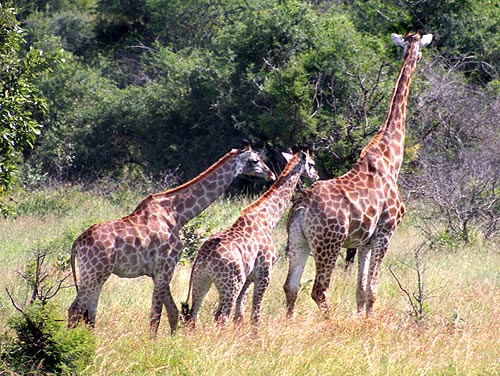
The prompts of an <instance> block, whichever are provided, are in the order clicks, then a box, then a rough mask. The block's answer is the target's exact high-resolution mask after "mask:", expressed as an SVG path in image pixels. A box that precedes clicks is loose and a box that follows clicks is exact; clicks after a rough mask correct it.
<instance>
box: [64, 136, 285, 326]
mask: <svg viewBox="0 0 500 376" xmlns="http://www.w3.org/2000/svg"><path fill="white" fill-rule="evenodd" d="M240 173H244V174H249V175H255V176H260V177H264V178H266V179H268V180H275V179H276V177H275V175H274V173H273V172H272V171H271V170H270V169H269V168H268V167H267V166H266V165H265V164H264V162H263V161H262V159H261V158H260V156H259V155H258V154H257V153H256V152H254V151H253V150H252V148H251V147H250V146H249V145H245V147H244V148H243V149H242V150H236V149H233V150H231V151H230V152H229V153H227V154H226V155H225V156H223V157H222V158H221V159H219V161H217V162H216V163H215V164H213V165H212V166H211V167H209V168H208V169H207V170H206V171H204V172H202V173H201V174H200V175H198V176H197V177H195V178H194V179H192V180H190V181H189V182H187V183H185V184H183V185H180V186H179V187H177V188H173V189H170V190H168V191H165V192H163V193H157V194H152V195H149V196H148V197H146V198H145V199H144V200H142V202H141V203H140V204H139V205H138V206H137V208H136V209H135V210H134V211H133V212H132V213H131V214H129V215H127V216H125V217H123V218H120V219H117V220H114V221H110V222H103V223H99V224H96V225H93V226H92V227H90V228H89V229H87V230H86V231H84V232H83V233H82V234H81V235H80V236H79V237H78V238H77V239H76V240H75V242H74V243H73V247H72V249H71V268H72V271H73V278H74V281H75V286H76V290H77V296H76V298H75V300H74V301H73V303H72V304H71V306H70V307H69V310H68V325H69V326H70V327H72V326H74V325H75V324H76V323H77V322H78V321H80V320H82V319H83V320H84V321H85V322H86V323H87V324H88V325H90V326H93V325H94V323H95V316H96V308H97V303H98V300H99V294H100V292H101V288H102V286H103V284H104V282H106V280H107V279H108V278H109V277H110V275H111V274H112V273H114V274H116V275H118V276H119V277H125V278H135V277H139V276H143V275H147V276H149V277H151V278H152V279H153V283H154V289H153V298H152V306H151V315H150V330H151V332H152V334H156V332H157V331H158V326H159V323H160V317H161V311H162V306H163V305H165V308H166V310H167V315H168V320H169V324H170V328H171V330H172V331H174V330H175V328H176V325H177V320H178V310H177V307H176V305H175V303H174V300H173V298H172V294H171V292H170V280H171V279H172V275H173V273H174V268H175V265H176V264H177V261H178V260H179V256H180V253H181V251H182V243H181V240H180V239H179V231H180V229H181V228H182V226H184V224H186V223H187V222H188V221H189V220H191V219H192V218H194V217H195V216H197V215H198V214H200V213H201V212H202V211H203V210H204V209H205V208H206V207H207V206H208V205H210V204H211V203H212V202H214V201H215V200H216V199H217V198H218V197H219V196H220V195H221V194H222V193H223V192H224V191H225V190H226V188H227V187H228V186H229V185H230V184H231V182H232V181H233V180H234V179H235V178H236V176H237V175H239V174H240ZM75 258H77V260H78V266H79V269H80V286H79V287H78V284H77V281H76V271H75Z"/></svg>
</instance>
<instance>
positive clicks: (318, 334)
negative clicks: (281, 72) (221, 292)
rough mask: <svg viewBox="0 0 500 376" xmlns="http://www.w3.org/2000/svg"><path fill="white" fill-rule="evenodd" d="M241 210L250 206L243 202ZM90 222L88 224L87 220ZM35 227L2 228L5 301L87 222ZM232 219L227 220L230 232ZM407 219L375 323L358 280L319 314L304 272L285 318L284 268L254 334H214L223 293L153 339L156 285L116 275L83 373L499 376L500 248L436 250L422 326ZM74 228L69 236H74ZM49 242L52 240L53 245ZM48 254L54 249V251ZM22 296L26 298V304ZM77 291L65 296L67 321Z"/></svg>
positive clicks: (182, 277)
mask: <svg viewBox="0 0 500 376" xmlns="http://www.w3.org/2000/svg"><path fill="white" fill-rule="evenodd" d="M217 205H219V204H216V206H213V207H211V208H210V209H209V210H210V212H209V214H210V215H211V216H213V215H216V213H217V211H218V210H220V211H226V210H228V209H227V208H226V207H227V205H228V203H227V202H226V201H224V202H222V203H221V204H220V206H217ZM240 206H241V204H240ZM82 215H83V214H82ZM82 215H80V217H77V218H75V217H74V216H71V215H69V216H68V217H64V218H54V219H50V220H48V219H43V220H40V219H37V218H34V217H27V216H26V217H20V218H18V219H16V220H10V221H7V220H1V221H0V247H1V248H2V249H1V253H0V272H1V276H2V279H1V282H0V284H1V285H2V286H1V291H4V286H9V287H10V288H12V289H16V286H17V285H16V284H18V282H19V278H18V276H17V275H16V273H15V272H14V271H15V269H16V268H22V265H23V263H24V262H25V260H26V257H25V255H24V254H23V253H24V252H25V251H26V250H29V249H33V248H34V247H36V246H37V244H38V243H39V242H44V241H46V240H44V239H45V237H47V236H53V237H55V238H57V237H60V236H63V234H64V233H65V232H67V231H66V230H67V228H68V227H71V226H77V225H75V223H77V222H78V221H80V222H85V221H86V219H85V218H83V217H82ZM234 219H235V216H234V214H233V215H232V216H231V215H227V214H226V215H225V219H224V221H225V222H227V223H231V222H232V221H233V220H234ZM410 221H411V220H408V221H406V222H405V223H404V225H403V226H402V227H401V228H400V229H399V230H398V232H397V234H396V235H395V238H394V240H393V242H392V244H391V248H390V251H389V253H388V255H387V257H386V259H385V260H384V268H383V270H382V273H381V281H380V283H381V287H380V295H379V300H378V301H377V303H376V308H375V314H374V317H372V318H370V319H365V318H362V317H358V316H357V315H355V314H354V312H355V297H354V291H355V274H354V273H346V272H344V271H343V270H342V268H341V266H342V265H341V264H342V261H341V260H339V268H338V269H337V270H336V271H335V273H334V276H333V280H332V287H331V290H330V300H331V302H332V310H331V312H330V314H329V315H327V316H324V315H322V314H320V313H319V311H318V309H317V308H316V306H315V304H314V303H313V301H312V299H311V298H310V296H309V294H310V289H311V284H310V283H308V282H307V281H308V280H310V279H312V278H314V265H313V263H312V260H310V262H309V264H308V266H307V268H306V272H305V273H304V277H303V282H304V287H303V291H301V293H300V296H299V299H298V302H297V313H296V316H295V317H294V318H293V319H291V320H287V319H285V318H284V315H285V307H284V294H283V291H282V284H283V281H284V279H285V276H286V272H287V270H286V269H287V266H286V263H285V262H284V261H283V260H280V262H278V264H277V266H276V268H275V270H274V271H273V276H272V281H271V285H270V287H269V289H268V291H267V293H266V296H265V300H264V312H263V321H262V323H261V325H260V327H259V328H258V330H255V329H254V328H252V327H250V326H249V325H248V324H243V325H242V326H241V327H239V328H235V327H233V326H232V325H231V326H230V327H229V328H227V329H226V330H223V331H218V330H217V329H216V328H215V327H214V326H213V325H212V315H213V312H214V310H215V307H216V304H217V295H216V293H215V291H213V290H212V291H211V292H210V293H209V295H208V296H207V298H206V299H205V302H204V306H203V309H202V311H201V313H200V323H199V325H198V326H197V328H196V329H195V330H194V331H193V332H189V331H187V329H186V328H184V327H182V326H181V327H180V328H179V330H178V332H177V334H176V335H174V336H170V335H169V330H168V324H167V320H166V317H164V319H163V321H162V323H161V326H160V333H159V336H158V338H157V339H156V340H155V341H152V340H151V339H150V338H149V335H148V330H147V327H148V315H149V309H150V299H151V291H152V283H151V281H150V280H149V279H148V278H137V279H133V280H127V279H120V278H117V277H112V278H110V280H109V281H108V282H107V283H106V284H105V286H104V290H103V292H102V295H101V299H100V302H99V309H98V315H97V319H98V322H97V327H96V330H95V335H96V337H97V339H98V349H97V351H96V354H95V358H94V362H93V364H92V365H90V366H89V367H88V368H87V369H86V370H85V371H84V372H83V374H84V375H237V374H241V375H276V376H278V375H498V374H500V249H499V248H498V246H494V245H492V244H476V245H475V246H471V247H468V248H463V249H460V250H454V251H448V252H444V251H436V252H434V253H430V252H426V253H424V254H423V256H422V260H423V262H424V266H425V272H424V279H425V282H426V286H425V288H426V291H427V292H430V293H431V296H430V297H429V299H428V300H427V306H428V314H427V316H426V318H425V319H424V321H423V322H422V323H416V322H415V321H414V320H413V318H412V317H411V316H410V315H409V314H408V312H409V307H408V304H407V302H406V300H405V297H404V296H403V294H402V293H401V291H400V290H399V288H398V286H397V284H396V282H395V280H394V279H393V278H392V277H391V276H390V274H389V272H388V270H387V267H388V266H389V265H393V267H394V270H395V271H396V272H397V273H398V275H399V276H400V278H401V281H402V283H404V284H405V286H407V287H408V289H409V290H410V291H413V290H414V289H415V286H416V285H415V283H416V275H415V272H414V270H413V269H412V267H411V266H412V260H413V250H414V249H415V247H416V246H417V245H418V244H419V242H420V240H421V239H419V236H418V231H417V230H416V229H415V228H413V227H411V226H410V225H409V222H410ZM65 229H66V230H65ZM48 234H50V235H48ZM285 239H286V234H285V231H284V227H283V224H280V226H279V227H278V228H277V229H276V231H275V241H276V243H277V247H278V249H279V250H280V251H282V250H283V249H284V242H285ZM49 244H50V242H49ZM188 279H189V266H179V268H178V270H177V273H176V275H175V277H174V281H173V285H172V289H173V294H174V297H175V299H176V301H177V302H180V301H182V300H185V298H186V293H187V282H188ZM20 290H21V289H20V288H19V287H17V293H18V294H22V291H20ZM0 294H1V295H0V312H1V313H2V314H1V315H0V330H1V331H4V330H5V328H6V321H5V317H7V316H8V315H10V314H13V313H14V312H13V310H12V307H10V305H9V302H8V300H7V298H6V296H5V294H4V293H0ZM74 294H75V292H74V289H67V290H63V291H62V293H61V294H59V296H58V297H57V299H58V302H59V304H60V306H61V311H65V310H66V309H67V307H68V306H69V304H70V303H71V300H72V299H73V297H74Z"/></svg>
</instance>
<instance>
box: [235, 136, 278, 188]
mask: <svg viewBox="0 0 500 376" xmlns="http://www.w3.org/2000/svg"><path fill="white" fill-rule="evenodd" d="M239 158H240V161H242V163H243V170H242V171H241V173H243V174H246V175H252V176H257V177H261V178H264V179H266V180H276V175H274V172H272V171H271V169H270V168H269V167H267V165H266V164H265V163H264V161H263V160H262V158H261V157H260V155H259V154H258V153H257V152H255V151H254V150H253V149H252V147H251V146H250V144H249V143H247V142H245V144H244V147H243V149H242V150H240V155H239Z"/></svg>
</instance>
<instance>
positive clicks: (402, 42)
mask: <svg viewBox="0 0 500 376" xmlns="http://www.w3.org/2000/svg"><path fill="white" fill-rule="evenodd" d="M391 39H392V41H393V42H394V44H395V45H396V46H399V47H403V48H404V46H405V40H404V39H403V37H402V36H401V35H399V34H394V33H393V34H391Z"/></svg>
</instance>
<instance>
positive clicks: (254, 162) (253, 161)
mask: <svg viewBox="0 0 500 376" xmlns="http://www.w3.org/2000/svg"><path fill="white" fill-rule="evenodd" d="M251 162H252V163H253V164H257V163H259V161H258V160H257V159H252V161H251Z"/></svg>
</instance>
